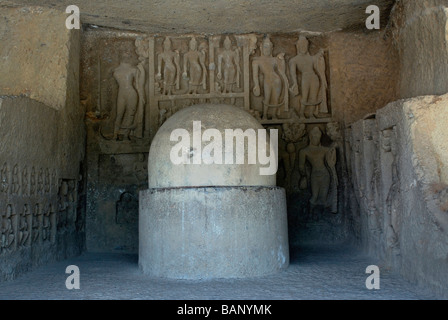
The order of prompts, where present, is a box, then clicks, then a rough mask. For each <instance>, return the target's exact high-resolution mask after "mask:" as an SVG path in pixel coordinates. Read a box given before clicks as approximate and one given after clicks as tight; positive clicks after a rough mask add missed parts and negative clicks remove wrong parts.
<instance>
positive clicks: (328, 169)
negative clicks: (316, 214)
mask: <svg viewBox="0 0 448 320" xmlns="http://www.w3.org/2000/svg"><path fill="white" fill-rule="evenodd" d="M321 137H322V132H321V130H320V129H319V128H318V127H314V128H313V129H312V130H311V131H310V133H309V138H310V143H309V145H308V147H306V148H304V149H302V150H300V152H299V171H300V174H301V175H302V177H306V166H305V165H306V162H307V161H308V162H309V163H310V165H311V175H310V185H311V199H310V204H311V209H313V208H314V206H317V205H321V206H325V207H328V206H331V210H332V212H333V213H336V212H337V200H336V201H335V199H329V191H330V187H331V184H332V183H333V184H335V185H337V175H336V168H335V166H336V150H335V149H334V148H328V147H324V146H322V145H321ZM333 196H336V197H337V194H335V195H333ZM335 204H336V205H335ZM311 211H312V210H311Z"/></svg>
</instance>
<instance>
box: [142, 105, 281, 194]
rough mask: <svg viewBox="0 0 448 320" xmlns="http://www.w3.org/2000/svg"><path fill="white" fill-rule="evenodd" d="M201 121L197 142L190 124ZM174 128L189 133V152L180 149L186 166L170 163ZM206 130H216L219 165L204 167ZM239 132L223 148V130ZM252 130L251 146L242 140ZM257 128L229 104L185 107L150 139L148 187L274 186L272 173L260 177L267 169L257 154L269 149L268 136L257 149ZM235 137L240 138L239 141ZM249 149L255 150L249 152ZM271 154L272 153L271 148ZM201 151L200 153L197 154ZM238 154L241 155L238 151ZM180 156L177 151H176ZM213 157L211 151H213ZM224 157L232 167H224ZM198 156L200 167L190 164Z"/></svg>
mask: <svg viewBox="0 0 448 320" xmlns="http://www.w3.org/2000/svg"><path fill="white" fill-rule="evenodd" d="M195 121H197V122H199V121H200V122H201V128H200V131H199V134H200V135H199V136H198V137H199V139H198V137H195V136H196V133H194V132H193V122H195ZM176 129H185V130H187V132H188V134H189V138H190V141H187V144H189V148H188V149H189V150H182V154H184V153H187V154H186V156H187V158H186V159H185V160H186V161H189V162H190V163H189V164H173V162H172V161H171V152H172V149H173V148H174V147H175V146H176V145H177V144H178V143H179V142H180V141H181V140H180V139H179V140H175V141H171V134H172V132H173V131H174V130H176ZM207 129H216V130H218V131H219V134H220V135H221V138H222V151H221V152H220V151H219V150H215V151H216V152H217V153H218V152H219V153H220V154H221V155H222V157H221V159H222V162H223V163H222V164H216V163H212V164H206V163H204V161H205V160H208V158H207V157H206V156H204V153H203V151H204V148H205V147H206V146H207V145H209V144H210V142H202V140H200V139H202V134H203V133H204V131H205V130H207ZM227 129H234V130H236V129H241V130H242V133H239V134H236V136H237V137H238V138H237V139H232V141H233V142H232V143H233V148H231V149H230V151H227V149H226V138H225V137H226V132H225V131H226V130H227ZM247 129H250V130H253V132H254V134H255V135H256V142H255V144H254V143H252V140H251V142H250V143H248V142H247V138H246V141H244V140H243V139H244V132H245V131H246V130H247ZM258 129H263V126H262V125H261V124H260V123H259V122H258V121H257V120H256V119H255V118H254V117H252V116H251V115H250V114H249V113H248V112H246V111H245V110H243V109H241V108H237V107H235V106H230V105H220V104H216V105H215V104H204V105H196V106H191V107H188V108H185V109H183V110H181V111H179V112H177V113H176V114H174V115H173V116H172V117H170V118H169V119H168V120H167V121H166V122H165V123H164V124H163V125H162V127H161V128H160V129H159V130H158V131H157V134H156V136H155V137H154V139H153V140H152V143H151V148H150V149H149V157H148V177H149V188H169V187H190V186H195V187H196V186H275V174H273V175H261V174H260V168H264V167H269V165H263V164H261V163H260V161H259V157H258V155H259V153H261V154H263V155H266V151H267V150H269V136H268V133H267V134H266V141H267V142H268V144H267V145H266V144H262V145H263V148H259V145H258V142H259V139H260V136H259V135H258V131H257V130H258ZM239 138H242V139H241V140H240V139H239ZM195 140H196V141H197V142H198V145H199V144H200V145H201V149H202V150H198V149H196V145H195ZM249 146H251V147H255V148H253V149H252V148H251V149H249ZM238 147H242V148H243V149H242V150H244V161H243V162H244V163H243V164H237V163H236V157H237V150H238ZM272 150H273V151H274V152H276V150H274V149H272ZM201 151H202V152H201ZM250 151H253V152H254V153H256V154H255V159H256V164H249V161H248V154H249V152H250ZM241 153H242V152H241ZM178 154H181V152H178ZM213 154H214V152H213ZM228 154H229V155H230V156H231V157H232V158H233V159H234V160H233V161H234V164H225V159H226V157H227V156H228ZM196 156H199V157H200V162H201V164H194V163H193V162H194V158H195V157H196ZM272 160H273V161H272V162H273V163H272V165H273V166H277V165H278V164H277V161H278V160H277V156H273V157H272Z"/></svg>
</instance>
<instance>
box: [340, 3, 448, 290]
mask: <svg viewBox="0 0 448 320" xmlns="http://www.w3.org/2000/svg"><path fill="white" fill-rule="evenodd" d="M447 4H448V3H447V2H446V1H436V0H434V1H406V0H402V1H397V3H396V5H395V7H394V9H393V10H392V16H391V20H390V28H389V31H388V33H387V34H388V36H389V37H391V38H392V43H393V46H394V47H395V48H396V51H397V54H398V61H399V79H398V86H399V89H398V98H399V99H402V100H397V101H396V102H394V103H391V104H389V105H387V106H386V107H384V108H381V109H379V110H378V111H376V112H375V113H374V114H371V115H366V116H365V117H363V118H362V119H361V120H358V121H357V122H354V123H353V124H352V125H350V126H349V127H348V128H347V130H346V143H347V148H346V151H347V157H346V158H347V161H348V163H349V166H348V167H349V176H350V177H351V186H350V190H352V191H351V192H349V193H347V197H348V199H347V201H348V203H349V204H350V207H351V211H352V217H353V220H352V224H351V225H352V226H353V233H354V234H355V235H356V239H357V242H358V244H360V245H361V246H362V247H363V248H365V249H366V250H367V251H368V252H369V253H370V254H372V255H373V256H375V257H377V258H378V259H379V261H381V263H383V264H384V265H386V266H388V267H390V268H392V269H393V270H396V271H398V272H400V273H401V274H402V275H403V276H404V277H405V278H407V279H409V280H411V281H412V282H414V283H417V284H419V285H420V286H421V287H422V288H424V289H429V290H430V291H431V292H433V293H435V294H437V295H439V296H442V297H446V295H447V291H446V287H447V284H448V279H447V277H446V274H447V266H448V263H447V262H448V245H447V237H448V233H447V232H448V231H447V221H448V214H447V208H446V192H447V185H446V182H445V180H446V174H447V172H446V166H447V164H448V159H447V154H446V150H447V149H446V139H444V138H442V137H443V136H444V135H446V134H444V131H446V116H447V114H446V110H447V109H446V108H447V105H448V104H447V103H448V100H447V96H446V95H444V94H446V92H447V91H448V86H447V79H448V73H447V71H448V69H447V66H448V64H447V57H448V56H447V55H448V52H447V46H446V43H447V41H446V27H447V15H446V14H447V7H446V6H447ZM444 126H445V128H444Z"/></svg>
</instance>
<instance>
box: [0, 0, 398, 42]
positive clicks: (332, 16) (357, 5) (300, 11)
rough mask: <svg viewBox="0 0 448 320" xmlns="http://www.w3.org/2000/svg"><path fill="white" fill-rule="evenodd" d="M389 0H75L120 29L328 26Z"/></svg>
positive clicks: (84, 14)
mask: <svg viewBox="0 0 448 320" xmlns="http://www.w3.org/2000/svg"><path fill="white" fill-rule="evenodd" d="M393 3H394V1H393V0H375V1H371V0H356V1H353V0H337V1H335V0H325V1H294V0H282V1H254V0H231V1H229V0H218V1H196V0H188V1H183V0H174V1H173V0H171V1H163V0H157V1H143V0H132V1H126V4H125V5H124V3H123V2H121V1H118V0H113V1H87V0H78V1H76V5H77V6H78V7H79V8H80V11H81V18H82V21H83V22H84V23H89V24H95V25H99V26H105V27H112V28H116V29H122V30H138V31H144V32H174V33H188V32H198V33H208V34H210V33H222V31H223V30H226V31H227V32H230V33H232V32H235V33H245V32H263V33H266V32H293V31H297V30H308V31H313V32H330V31H335V30H340V29H347V28H352V27H353V26H360V25H362V26H363V25H364V23H365V20H366V19H367V17H368V15H366V13H365V10H366V8H367V6H369V5H371V4H376V5H378V6H379V8H380V10H381V17H382V19H383V21H386V20H387V17H388V16H389V12H390V9H391V7H392V5H393ZM0 4H4V5H6V4H9V5H17V4H20V5H39V6H47V7H51V8H57V9H58V10H61V11H62V12H65V8H66V7H67V6H68V5H72V4H74V3H73V2H70V1H67V0H64V1H56V2H55V1H51V0H44V1H36V0H15V1H10V0H2V1H0Z"/></svg>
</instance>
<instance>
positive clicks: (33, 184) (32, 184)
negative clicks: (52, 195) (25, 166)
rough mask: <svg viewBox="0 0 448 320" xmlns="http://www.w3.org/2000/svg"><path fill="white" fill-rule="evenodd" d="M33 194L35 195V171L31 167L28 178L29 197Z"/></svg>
mask: <svg viewBox="0 0 448 320" xmlns="http://www.w3.org/2000/svg"><path fill="white" fill-rule="evenodd" d="M35 193H36V169H35V168H34V167H32V168H31V178H30V195H32V196H33V195H34V194H35Z"/></svg>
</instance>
